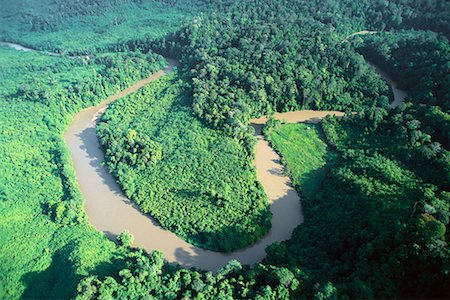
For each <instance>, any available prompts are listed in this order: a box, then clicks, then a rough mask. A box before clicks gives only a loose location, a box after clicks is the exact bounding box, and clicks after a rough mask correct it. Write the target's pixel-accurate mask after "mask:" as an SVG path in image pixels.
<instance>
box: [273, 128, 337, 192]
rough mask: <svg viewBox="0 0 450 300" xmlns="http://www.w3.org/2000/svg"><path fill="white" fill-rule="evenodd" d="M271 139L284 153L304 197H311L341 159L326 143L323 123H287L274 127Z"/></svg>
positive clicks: (283, 155) (298, 188)
mask: <svg viewBox="0 0 450 300" xmlns="http://www.w3.org/2000/svg"><path fill="white" fill-rule="evenodd" d="M268 139H269V141H270V143H271V144H272V147H273V148H274V149H275V150H277V151H278V153H280V154H281V157H282V162H283V164H284V165H285V166H286V173H287V174H288V175H289V176H290V177H291V178H292V182H293V183H294V185H295V187H296V189H297V190H298V191H300V192H301V194H302V196H304V197H311V196H312V195H313V194H314V193H315V192H316V191H317V189H318V188H319V187H320V184H321V182H322V180H323V179H324V178H325V176H326V175H327V172H328V170H329V168H330V167H331V166H332V165H333V164H334V163H335V161H336V159H337V154H336V153H335V152H333V151H330V147H329V146H328V145H327V144H326V143H325V141H324V140H325V137H324V134H323V133H322V130H321V128H320V125H317V124H284V125H281V126H280V127H278V128H276V129H274V130H272V131H271V132H270V134H269V135H268Z"/></svg>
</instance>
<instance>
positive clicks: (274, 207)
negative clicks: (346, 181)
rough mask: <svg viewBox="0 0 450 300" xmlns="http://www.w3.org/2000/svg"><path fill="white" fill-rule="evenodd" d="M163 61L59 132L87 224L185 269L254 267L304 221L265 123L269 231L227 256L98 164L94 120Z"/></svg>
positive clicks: (261, 165)
mask: <svg viewBox="0 0 450 300" xmlns="http://www.w3.org/2000/svg"><path fill="white" fill-rule="evenodd" d="M1 44H6V45H8V46H10V47H13V48H15V49H17V50H22V51H33V49H30V48H27V47H23V46H21V45H18V44H13V43H1ZM168 62H169V66H168V67H167V68H166V69H165V70H162V71H159V72H157V73H155V74H152V75H151V76H149V77H148V78H146V79H144V80H141V81H139V82H137V83H135V84H134V85H132V86H131V87H129V88H127V89H125V90H123V91H121V92H119V93H118V94H116V95H113V96H111V97H109V98H108V99H106V100H104V101H103V102H101V103H100V104H99V105H97V106H95V107H90V108H87V109H84V110H82V111H80V112H79V113H78V114H76V116H75V117H74V119H73V122H72V123H71V125H70V126H69V127H68V128H67V130H66V131H65V133H64V140H65V142H66V144H67V146H68V148H69V150H70V152H71V154H72V159H73V165H74V167H75V171H76V176H77V181H78V184H79V188H80V190H81V193H82V195H83V198H84V205H85V210H86V213H87V216H88V219H89V222H90V223H91V224H92V225H93V226H94V227H95V228H96V229H97V230H99V231H102V232H104V233H105V234H106V235H107V236H108V237H110V238H112V239H114V238H115V237H116V236H117V235H118V234H120V233H121V232H123V231H125V230H128V231H129V232H130V233H132V234H133V235H134V238H135V240H134V244H133V246H135V247H140V248H144V249H146V250H147V251H152V250H155V249H157V250H160V251H162V252H163V253H164V257H165V259H166V260H167V261H168V262H170V263H175V264H180V265H182V266H184V267H197V268H201V269H205V270H210V271H217V269H218V268H220V267H222V266H224V265H225V264H226V263H227V262H228V261H229V260H231V259H238V260H239V261H240V262H241V263H243V264H255V263H258V262H260V261H261V260H262V259H263V258H264V257H265V256H266V253H265V248H266V247H267V246H268V245H270V244H272V243H274V242H280V241H284V240H287V239H289V238H290V237H291V235H292V232H293V230H294V229H295V228H296V227H297V226H298V225H300V224H301V223H302V222H303V213H302V208H301V202H300V198H299V196H298V194H297V192H296V191H295V189H294V188H293V187H292V184H291V180H290V179H289V177H287V176H284V174H283V170H284V168H283V166H282V165H281V161H280V157H279V156H278V154H277V153H276V152H275V151H274V150H273V149H272V148H271V147H270V146H269V143H268V142H267V141H266V140H265V139H264V137H263V136H262V134H261V128H262V126H263V124H264V123H265V122H266V121H267V119H266V118H264V117H263V118H259V119H253V120H251V125H252V126H253V127H254V128H255V131H256V133H255V134H256V137H257V144H256V158H255V161H254V165H255V166H256V173H257V178H258V180H259V181H260V182H261V184H262V185H263V187H264V190H265V192H266V194H267V197H268V199H269V201H270V204H271V206H270V210H271V212H272V215H273V216H272V228H271V230H270V232H269V233H268V234H267V235H266V236H264V237H263V238H262V239H261V240H260V241H259V242H257V243H256V244H254V245H251V246H249V247H246V248H244V249H240V250H237V251H235V252H232V253H228V254H224V253H220V252H214V251H209V250H205V249H202V248H199V247H195V246H193V245H191V244H189V243H187V242H185V241H184V240H182V239H181V238H179V237H178V236H177V235H175V234H174V233H172V232H170V231H168V230H165V229H163V228H161V227H160V226H159V225H158V223H157V222H156V221H155V220H154V219H153V218H152V217H150V216H148V215H145V214H143V213H141V211H140V210H139V207H138V206H137V205H136V204H134V203H133V202H132V201H130V200H129V199H127V198H126V197H125V196H124V195H123V193H122V191H121V189H120V187H119V185H118V184H117V183H116V181H115V179H114V178H113V177H112V175H111V174H110V173H109V171H108V169H107V168H106V167H105V166H103V165H102V161H103V160H104V153H103V151H102V150H101V148H100V144H99V142H98V140H97V135H96V130H95V126H96V122H97V120H98V118H99V117H100V116H101V115H102V113H103V112H104V111H105V109H106V108H107V106H108V105H109V104H110V103H111V102H113V101H115V100H117V99H119V98H121V97H124V96H126V95H129V94H131V93H133V92H134V91H136V90H138V89H140V88H142V87H143V86H145V85H147V84H149V83H150V82H152V81H155V80H157V79H158V78H160V77H161V76H164V75H165V74H166V73H167V72H170V71H171V69H172V68H173V66H174V65H175V62H174V61H171V60H168ZM374 67H375V68H376V70H377V72H378V73H379V74H380V76H382V77H383V78H384V79H386V80H387V81H388V83H389V84H390V85H391V87H392V89H393V92H394V98H395V101H394V102H393V103H391V105H390V107H395V106H397V105H399V104H400V103H401V102H402V101H403V100H404V99H405V97H406V93H405V92H404V91H401V90H399V89H397V88H396V84H395V83H394V82H393V81H392V80H391V79H390V78H389V77H388V76H387V75H386V74H385V73H384V72H382V71H381V70H379V69H378V68H377V67H376V66H374ZM328 114H331V115H338V116H342V115H343V113H342V112H338V111H312V110H303V111H295V112H287V113H277V114H276V115H275V117H276V118H277V119H283V120H285V121H286V122H288V123H298V122H314V123H316V122H319V121H320V120H321V119H322V118H324V117H325V116H326V115H328Z"/></svg>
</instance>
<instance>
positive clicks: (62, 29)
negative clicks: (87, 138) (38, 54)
mask: <svg viewBox="0 0 450 300" xmlns="http://www.w3.org/2000/svg"><path fill="white" fill-rule="evenodd" d="M167 2H170V3H167ZM205 10H209V5H208V4H207V3H204V2H203V1H198V0H182V1H165V0H159V1H150V0H142V1H141V0H138V1H136V0H114V1H96V0H82V1H69V2H67V1H64V0H56V1H53V0H43V1H35V0H21V1H14V0H3V1H2V10H1V12H0V18H1V19H2V24H4V25H5V26H0V41H16V42H19V43H21V44H24V45H29V46H31V47H33V48H38V49H44V50H49V51H54V52H60V53H84V54H87V53H93V54H95V53H96V52H97V51H98V50H100V49H101V50H105V49H106V48H108V47H110V46H111V45H114V44H116V43H118V42H123V41H129V40H136V39H140V38H142V39H146V40H153V39H157V38H161V37H163V36H164V35H166V34H167V33H169V32H173V31H175V30H177V29H178V27H179V26H180V25H181V24H183V22H184V21H185V20H187V19H189V18H192V17H193V16H194V15H195V14H197V13H199V12H201V11H205Z"/></svg>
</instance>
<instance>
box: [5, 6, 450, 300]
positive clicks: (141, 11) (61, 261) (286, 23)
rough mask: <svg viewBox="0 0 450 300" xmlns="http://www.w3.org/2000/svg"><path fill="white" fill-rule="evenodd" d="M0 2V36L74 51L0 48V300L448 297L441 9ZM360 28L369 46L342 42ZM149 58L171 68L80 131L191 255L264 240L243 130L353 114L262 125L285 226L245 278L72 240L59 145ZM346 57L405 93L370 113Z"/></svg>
mask: <svg viewBox="0 0 450 300" xmlns="http://www.w3.org/2000/svg"><path fill="white" fill-rule="evenodd" d="M1 6H2V10H1V11H0V22H1V23H0V40H2V41H10V42H20V43H21V44H24V45H28V46H30V47H32V48H36V49H42V50H44V51H53V52H59V53H63V54H72V55H78V54H89V56H84V57H74V58H69V57H67V56H65V55H62V56H50V55H47V54H45V53H38V52H19V51H16V50H14V49H10V48H8V47H6V46H0V79H1V80H0V174H1V175H0V213H1V215H2V218H1V219H0V240H1V241H2V242H1V243H0V298H2V299H17V298H71V297H75V296H77V294H78V296H77V297H78V298H80V299H92V298H98V297H104V298H110V297H114V298H152V297H153V298H167V299H175V298H195V299H211V298H214V299H216V298H217V299H225V298H226V299H230V298H255V299H288V298H291V299H297V298H318V299H332V298H449V297H450V295H449V291H448V288H447V286H448V282H449V281H450V269H449V266H450V254H449V248H448V241H449V238H450V234H449V232H450V228H449V217H450V215H449V206H450V196H449V192H450V182H449V181H450V163H449V152H448V150H449V147H450V136H449V134H450V130H449V129H450V125H449V124H450V123H449V122H450V121H449V120H450V114H449V109H450V107H449V103H450V82H449V81H450V75H449V74H450V72H449V69H450V45H449V42H448V37H449V33H450V17H449V16H450V5H449V4H448V1H445V0H430V1H413V0H394V1H384V0H380V1H371V0H363V1H354V0H341V1H337V0H322V1H316V0H314V1H305V0H296V1H287V0H275V1H266V0H251V1H245V2H244V1H234V0H205V1H201V0H161V1H147V0H136V1H134V0H115V1H96V0H82V1H75V2H70V3H69V2H65V1H59V0H56V1H49V0H48V1H47V0H46V1H32V0H21V1H8V0H4V1H2V3H1ZM361 30H372V31H377V33H376V34H371V35H360V36H353V37H351V38H348V39H346V37H347V36H348V35H350V34H351V33H354V32H357V31H361ZM155 52H156V53H160V54H163V55H166V56H169V57H177V58H178V59H179V61H180V67H179V70H178V71H177V73H176V74H173V75H170V76H169V77H168V78H165V79H163V80H161V81H160V82H156V83H154V84H153V85H151V86H149V87H146V88H144V89H143V90H142V91H139V92H137V93H136V94H135V95H132V96H130V97H128V98H126V99H123V100H120V101H118V102H117V103H116V104H115V105H112V106H111V108H110V109H109V110H107V112H106V114H105V116H104V119H103V122H102V123H101V125H100V126H99V127H98V133H99V135H100V137H101V138H102V143H103V145H104V146H105V151H106V154H107V164H108V166H109V167H110V168H111V170H113V174H114V175H116V176H117V178H118V179H119V183H120V184H121V185H122V188H123V189H124V191H125V193H127V195H128V196H130V197H131V198H132V199H134V200H135V201H136V202H137V203H139V204H140V206H141V208H142V210H144V211H146V212H149V213H151V214H152V215H155V216H156V217H157V218H158V220H159V221H160V222H161V224H162V225H163V226H165V227H167V228H170V229H171V230H172V231H174V232H176V233H177V234H179V235H180V236H182V237H184V238H185V239H187V240H189V241H191V242H193V243H196V244H199V245H203V246H206V247H210V248H215V249H221V250H226V251H228V250H231V249H236V248H239V247H242V246H243V245H246V244H249V243H251V242H253V241H255V240H257V239H259V238H260V237H261V235H262V234H264V233H265V232H266V231H267V230H268V228H269V224H268V221H269V220H270V214H269V213H268V207H267V200H266V198H265V195H264V193H263V191H262V187H261V186H260V185H259V183H258V182H257V181H256V180H255V175H254V169H253V168H252V167H251V159H252V155H253V148H254V138H253V131H252V130H251V128H250V127H249V120H250V118H251V117H256V116H260V115H262V114H267V113H272V112H274V111H289V110H297V109H306V108H309V109H320V110H322V109H336V110H343V111H347V112H356V113H357V114H356V115H350V114H348V116H346V117H345V118H343V119H337V118H328V119H326V120H325V121H324V122H323V124H322V125H318V126H312V125H311V128H312V129H310V130H309V131H308V130H304V129H305V128H304V126H305V125H297V124H293V125H283V126H281V127H277V126H276V124H272V125H275V128H271V129H270V128H268V129H267V135H268V136H269V137H270V138H271V139H272V145H274V147H275V148H276V149H277V150H278V151H279V153H280V154H281V155H282V156H283V162H284V163H285V164H286V166H287V170H288V174H289V175H290V176H291V177H292V179H293V182H294V184H295V186H296V188H297V189H298V191H299V194H301V195H302V206H303V209H304V215H305V223H303V224H302V225H301V226H299V227H298V228H297V229H296V231H295V232H294V234H293V237H292V238H291V239H290V240H288V241H285V242H282V243H278V244H274V245H271V246H270V247H269V248H268V249H267V253H268V256H267V258H266V259H265V260H264V261H263V262H261V264H257V265H256V266H253V267H249V266H242V265H241V264H240V263H239V262H237V261H231V262H230V263H229V264H228V265H227V266H225V267H224V268H222V269H221V270H219V271H218V272H217V273H211V272H205V271H202V270H195V269H191V270H188V269H183V268H180V267H177V266H172V265H169V264H167V263H165V262H164V259H163V254H161V253H159V252H153V253H145V252H143V251H141V250H138V249H133V248H130V245H129V244H130V238H131V237H130V236H127V235H122V236H121V238H120V239H119V240H118V242H117V243H113V242H111V241H109V240H108V239H107V238H106V237H105V236H104V235H103V234H101V233H99V232H97V231H96V230H94V228H93V227H92V226H91V225H89V223H88V221H87V218H86V215H85V212H84V209H83V202H82V201H83V200H82V198H81V195H80V192H79V190H78V186H77V183H76V180H75V176H74V171H73V166H72V162H71V158H70V155H69V153H68V151H67V149H66V146H65V145H64V143H63V141H62V133H63V131H64V129H65V128H66V126H67V125H68V124H69V123H70V121H71V118H72V117H73V115H74V114H75V113H76V112H78V111H79V110H81V109H82V108H84V107H88V106H91V105H93V104H96V103H98V102H99V101H100V100H102V99H105V98H107V97H108V96H110V95H112V94H115V93H116V92H117V91H119V90H120V89H123V88H125V87H127V86H129V85H131V84H132V83H133V82H136V81H137V80H139V79H142V78H144V77H146V76H147V75H148V74H150V73H152V72H154V71H156V70H159V69H161V68H163V67H164V66H165V65H166V62H165V61H164V60H163V58H162V57H161V56H160V55H157V54H155ZM364 57H366V58H367V59H368V60H369V61H372V62H374V63H375V64H377V65H378V66H379V67H381V68H382V69H383V70H384V71H386V72H388V73H389V74H390V75H391V76H392V77H393V78H395V79H396V81H397V82H398V83H399V84H400V85H401V86H402V87H403V88H405V89H407V90H408V92H409V97H408V98H407V102H406V103H405V104H404V105H402V106H400V107H399V108H397V109H395V110H389V109H388V108H387V105H388V103H389V102H390V101H392V93H391V91H390V89H389V87H388V85H387V84H386V83H385V82H384V81H383V80H382V79H380V77H379V76H377V74H376V73H375V71H374V70H373V68H371V67H370V66H368V65H367V63H366V62H365V60H364ZM307 126H309V125H307ZM112 129H114V130H112ZM116 129H118V130H116ZM277 135H278V137H283V135H289V136H290V138H287V139H286V138H277ZM324 141H326V143H327V144H328V146H325V143H324ZM313 143H317V144H316V147H313V146H311V145H314V144H313ZM331 148H332V149H331ZM108 149H109V152H108ZM298 153H304V154H303V155H301V156H299V155H298ZM333 153H337V156H338V157H337V158H334V159H331V161H332V163H331V164H329V165H328V166H326V165H325V163H326V161H327V160H328V156H329V155H331V156H333V157H335V156H336V155H334V154H333ZM305 156H311V157H315V158H317V160H315V162H314V163H312V159H311V160H310V161H308V163H307V164H304V163H303V162H301V159H303V158H304V157H305ZM299 160H300V161H299ZM323 166H326V168H329V170H330V171H329V172H327V171H326V170H327V169H326V168H325V169H322V170H321V171H319V172H309V173H308V174H305V173H302V170H303V168H305V169H308V168H309V170H311V171H314V170H317V169H319V170H320V168H321V167H323ZM176 168H185V170H187V171H186V172H184V174H183V175H180V174H178V175H177V176H178V177H173V174H176V172H175V171H174V170H175V169H176ZM168 174H170V175H171V176H168ZM312 175H314V176H312ZM308 188H310V191H318V192H308ZM148 194H151V198H147V196H144V195H148ZM150 199H151V201H149V200H150ZM163 199H164V201H170V205H163V202H162V200H163ZM187 200H189V203H182V202H183V201H184V202H188V201H187ZM191 200H192V201H191ZM164 204H165V203H164ZM188 206H189V207H190V209H195V210H196V213H195V214H192V213H191V214H189V213H187V212H186V210H184V209H186V208H187V207H188ZM174 212H176V214H177V215H176V218H178V219H182V220H177V219H176V218H171V217H170V215H168V214H169V213H170V214H173V213H174ZM205 213H206V214H208V216H207V218H201V217H202V216H201V215H202V214H205ZM244 214H247V216H248V215H250V216H252V218H245V216H243V215H244ZM219 225H220V226H219ZM222 225H226V226H227V228H228V229H227V231H226V232H220V233H218V232H216V231H217V229H218V228H219V227H221V226H222ZM223 240H226V241H227V242H226V243H223Z"/></svg>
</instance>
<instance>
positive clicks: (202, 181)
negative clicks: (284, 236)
mask: <svg viewBox="0 0 450 300" xmlns="http://www.w3.org/2000/svg"><path fill="white" fill-rule="evenodd" d="M184 95H186V92H185V91H183V82H182V81H181V80H180V79H179V78H178V77H176V76H174V75H170V76H167V77H166V78H164V79H161V80H160V82H158V83H155V84H152V85H150V86H148V87H145V88H143V89H142V90H141V91H139V92H137V93H135V94H133V95H132V96H130V97H126V98H123V99H120V100H118V101H117V102H115V103H114V104H113V105H111V106H110V108H108V110H107V111H106V113H105V114H104V115H103V117H102V120H101V122H100V123H99V124H98V126H97V131H98V136H99V139H100V142H101V144H102V145H103V146H104V147H105V149H106V162H107V164H108V167H109V168H110V170H111V171H112V173H113V175H115V176H117V177H118V180H119V183H120V184H121V186H122V188H123V190H124V191H125V194H126V195H127V196H128V197H129V198H130V199H132V200H134V201H135V202H136V203H138V204H139V206H140V207H141V209H142V211H143V212H145V213H148V214H151V215H152V216H154V217H155V218H156V219H157V220H158V221H159V223H160V224H161V225H162V226H163V227H164V228H168V229H170V230H171V231H173V232H175V233H177V234H178V235H180V236H181V237H183V238H185V239H186V240H187V241H189V242H191V243H193V244H196V245H200V246H203V247H207V248H210V249H215V250H219V251H230V250H234V249H239V248H243V247H244V246H247V245H249V244H253V243H254V242H255V241H257V240H258V239H259V238H260V237H261V236H262V235H264V234H265V233H267V231H268V229H269V228H270V217H271V214H270V211H269V210H268V201H267V198H266V197H265V194H264V190H263V189H262V187H261V185H260V184H259V182H258V181H257V180H256V174H255V171H254V168H253V167H252V165H251V162H252V161H251V158H252V157H253V155H252V153H247V152H246V149H245V148H244V147H243V146H242V145H241V144H240V143H239V142H238V141H236V140H235V139H233V138H231V137H228V136H227V135H225V134H223V133H221V132H220V131H216V130H214V129H210V128H208V127H206V126H205V125H203V124H202V123H201V122H200V120H198V119H197V118H195V117H194V116H193V115H192V108H191V106H190V99H189V98H187V97H186V96H184ZM251 146H253V145H251ZM251 146H249V147H250V148H251Z"/></svg>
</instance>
